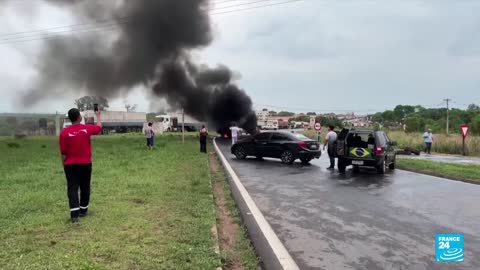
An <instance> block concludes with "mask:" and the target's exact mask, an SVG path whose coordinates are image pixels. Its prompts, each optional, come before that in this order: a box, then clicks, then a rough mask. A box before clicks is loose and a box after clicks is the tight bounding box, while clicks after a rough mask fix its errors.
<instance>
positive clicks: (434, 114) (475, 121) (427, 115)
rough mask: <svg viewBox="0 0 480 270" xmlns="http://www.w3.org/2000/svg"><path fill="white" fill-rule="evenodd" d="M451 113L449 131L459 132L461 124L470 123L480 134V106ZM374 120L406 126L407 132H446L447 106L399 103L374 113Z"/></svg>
mask: <svg viewBox="0 0 480 270" xmlns="http://www.w3.org/2000/svg"><path fill="white" fill-rule="evenodd" d="M448 114H449V132H450V133H459V132H460V125H462V124H467V125H470V127H471V130H470V132H472V133H474V134H480V107H479V106H478V105H476V104H470V105H469V106H468V108H467V109H465V110H462V109H458V108H452V109H450V110H449V112H448ZM372 121H373V122H375V123H380V124H382V125H383V126H384V127H387V128H403V127H404V128H405V131H407V132H423V131H425V130H426V129H429V128H430V129H432V131H433V132H434V133H445V132H446V128H447V108H424V107H422V106H411V105H397V106H396V107H395V108H394V109H393V110H387V111H384V112H378V113H376V114H374V115H372Z"/></svg>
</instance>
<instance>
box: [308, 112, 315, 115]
mask: <svg viewBox="0 0 480 270" xmlns="http://www.w3.org/2000/svg"><path fill="white" fill-rule="evenodd" d="M307 115H317V114H316V113H315V112H307Z"/></svg>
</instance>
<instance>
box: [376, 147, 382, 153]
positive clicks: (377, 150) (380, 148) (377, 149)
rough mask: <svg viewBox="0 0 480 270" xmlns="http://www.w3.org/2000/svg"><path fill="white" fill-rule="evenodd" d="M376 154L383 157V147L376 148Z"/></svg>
mask: <svg viewBox="0 0 480 270" xmlns="http://www.w3.org/2000/svg"><path fill="white" fill-rule="evenodd" d="M375 154H377V155H383V148H382V147H381V146H377V148H375Z"/></svg>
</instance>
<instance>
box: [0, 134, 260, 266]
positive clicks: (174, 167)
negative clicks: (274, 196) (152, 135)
mask: <svg viewBox="0 0 480 270" xmlns="http://www.w3.org/2000/svg"><path fill="white" fill-rule="evenodd" d="M92 143H93V152H94V153H93V155H94V169H93V176H92V197H91V204H90V215H89V216H87V217H85V218H82V219H81V220H80V223H79V224H73V225H72V224H70V223H69V212H68V201H67V195H66V184H65V177H64V173H63V169H62V166H61V164H60V157H59V152H58V151H59V150H58V146H57V144H58V143H57V139H56V138H55V137H54V138H52V137H50V138H47V137H42V138H26V139H13V138H0V153H1V155H0V175H2V177H0V205H2V207H1V208H0V228H1V230H0V243H2V248H1V249H0V265H1V267H0V268H2V269H215V268H216V267H219V266H222V258H224V257H225V256H222V254H217V253H216V252H215V248H214V247H215V245H216V241H215V237H214V236H213V235H212V228H214V227H215V224H216V215H215V211H214V209H215V204H214V200H213V199H212V197H213V196H212V195H213V194H212V187H211V177H210V172H209V167H208V155H205V154H201V153H200V152H199V145H198V141H197V139H196V138H195V137H194V136H186V138H185V145H183V144H182V143H181V137H179V136H170V135H164V136H158V137H157V138H156V146H157V148H156V149H155V150H154V151H151V152H149V151H146V149H145V147H144V144H145V142H144V137H143V136H141V135H125V136H123V135H116V136H99V137H95V138H92ZM209 147H210V146H209ZM214 177H215V179H216V180H214V181H220V180H219V179H221V178H222V177H223V175H222V173H221V172H218V175H217V174H214ZM223 179H224V178H223ZM226 191H227V189H226V188H225V192H226ZM227 202H228V205H229V209H230V210H231V212H232V213H233V214H232V216H233V217H234V218H236V217H235V212H234V211H235V210H234V209H235V207H234V204H233V205H232V202H231V201H229V200H227ZM237 239H238V249H237V250H239V251H238V254H240V255H238V256H240V257H239V258H240V262H241V263H242V265H244V266H245V269H253V268H252V267H253V265H255V263H256V260H255V257H254V253H253V251H252V249H251V247H250V246H249V245H248V241H247V240H246V239H245V234H244V233H243V231H242V230H239V233H238V237H237ZM237 250H234V251H232V252H233V253H235V252H237ZM226 257H227V258H230V257H229V256H226ZM228 260H229V259H227V261H228ZM224 261H225V260H224Z"/></svg>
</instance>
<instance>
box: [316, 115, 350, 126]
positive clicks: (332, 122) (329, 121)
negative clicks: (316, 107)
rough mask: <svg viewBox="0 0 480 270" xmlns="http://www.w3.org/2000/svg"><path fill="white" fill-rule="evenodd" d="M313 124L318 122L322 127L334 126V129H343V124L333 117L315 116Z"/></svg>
mask: <svg viewBox="0 0 480 270" xmlns="http://www.w3.org/2000/svg"><path fill="white" fill-rule="evenodd" d="M315 122H320V124H322V127H328V126H334V127H336V128H343V127H344V125H343V122H342V121H341V120H340V119H338V118H337V117H335V116H317V117H315Z"/></svg>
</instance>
